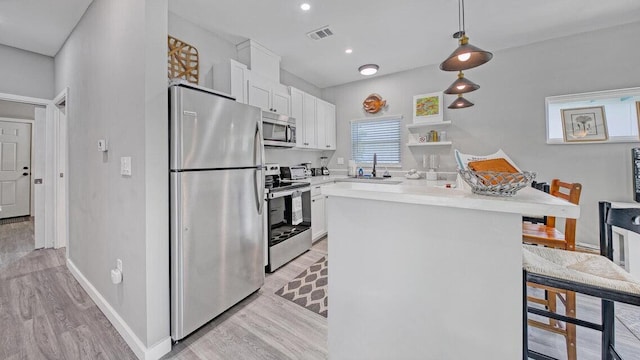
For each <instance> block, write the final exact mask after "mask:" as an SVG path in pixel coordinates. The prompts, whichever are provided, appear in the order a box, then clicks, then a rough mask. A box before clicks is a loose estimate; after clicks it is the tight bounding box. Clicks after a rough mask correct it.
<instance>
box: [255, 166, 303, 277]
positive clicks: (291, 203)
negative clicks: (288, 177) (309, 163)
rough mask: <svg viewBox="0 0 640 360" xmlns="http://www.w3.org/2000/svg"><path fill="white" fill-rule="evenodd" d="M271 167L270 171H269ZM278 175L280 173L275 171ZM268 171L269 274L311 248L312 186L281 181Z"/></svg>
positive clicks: (266, 235) (267, 233)
mask: <svg viewBox="0 0 640 360" xmlns="http://www.w3.org/2000/svg"><path fill="white" fill-rule="evenodd" d="M269 167H271V165H269V166H268V167H267V169H269ZM275 172H278V173H279V171H278V170H275ZM275 172H274V173H273V175H269V170H267V176H266V177H267V179H265V183H267V184H268V185H267V187H268V190H267V193H266V199H267V212H266V214H267V215H266V222H267V226H266V234H265V237H266V239H267V249H268V254H267V256H268V264H267V272H273V271H275V270H276V269H278V268H279V267H281V266H282V265H284V264H286V263H288V262H289V261H291V260H293V259H294V258H295V257H297V256H298V255H300V254H302V253H304V252H305V251H307V250H309V249H310V248H311V186H310V185H309V183H304V182H302V183H300V182H287V181H281V180H280V177H279V175H276V174H275Z"/></svg>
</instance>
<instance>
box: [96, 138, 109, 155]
mask: <svg viewBox="0 0 640 360" xmlns="http://www.w3.org/2000/svg"><path fill="white" fill-rule="evenodd" d="M107 150H109V148H108V147H107V140H105V139H100V140H98V151H102V152H105V151H107Z"/></svg>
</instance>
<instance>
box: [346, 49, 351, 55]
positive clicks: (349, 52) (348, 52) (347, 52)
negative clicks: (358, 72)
mask: <svg viewBox="0 0 640 360" xmlns="http://www.w3.org/2000/svg"><path fill="white" fill-rule="evenodd" d="M344 52H345V53H346V54H351V53H352V52H353V49H347V50H345V51H344Z"/></svg>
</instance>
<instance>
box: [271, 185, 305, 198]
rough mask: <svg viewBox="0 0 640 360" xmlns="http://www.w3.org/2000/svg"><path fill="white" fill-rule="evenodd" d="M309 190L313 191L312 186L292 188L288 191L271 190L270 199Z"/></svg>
mask: <svg viewBox="0 0 640 360" xmlns="http://www.w3.org/2000/svg"><path fill="white" fill-rule="evenodd" d="M307 191H311V187H303V188H295V189H291V190H286V191H276V192H270V193H269V199H276V198H281V197H285V196H291V195H293V194H295V193H298V192H299V193H301V194H302V193H305V192H307Z"/></svg>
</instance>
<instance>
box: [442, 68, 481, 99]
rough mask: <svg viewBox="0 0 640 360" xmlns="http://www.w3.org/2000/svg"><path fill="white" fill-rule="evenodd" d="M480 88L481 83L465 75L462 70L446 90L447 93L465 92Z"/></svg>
mask: <svg viewBox="0 0 640 360" xmlns="http://www.w3.org/2000/svg"><path fill="white" fill-rule="evenodd" d="M478 89H480V85H478V84H476V83H474V82H473V81H471V80H469V79H467V78H465V77H464V74H463V73H462V71H460V73H459V74H458V79H457V80H456V81H454V82H453V84H451V86H449V88H447V90H445V91H444V93H445V94H464V93H468V92H472V91H475V90H478Z"/></svg>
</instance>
